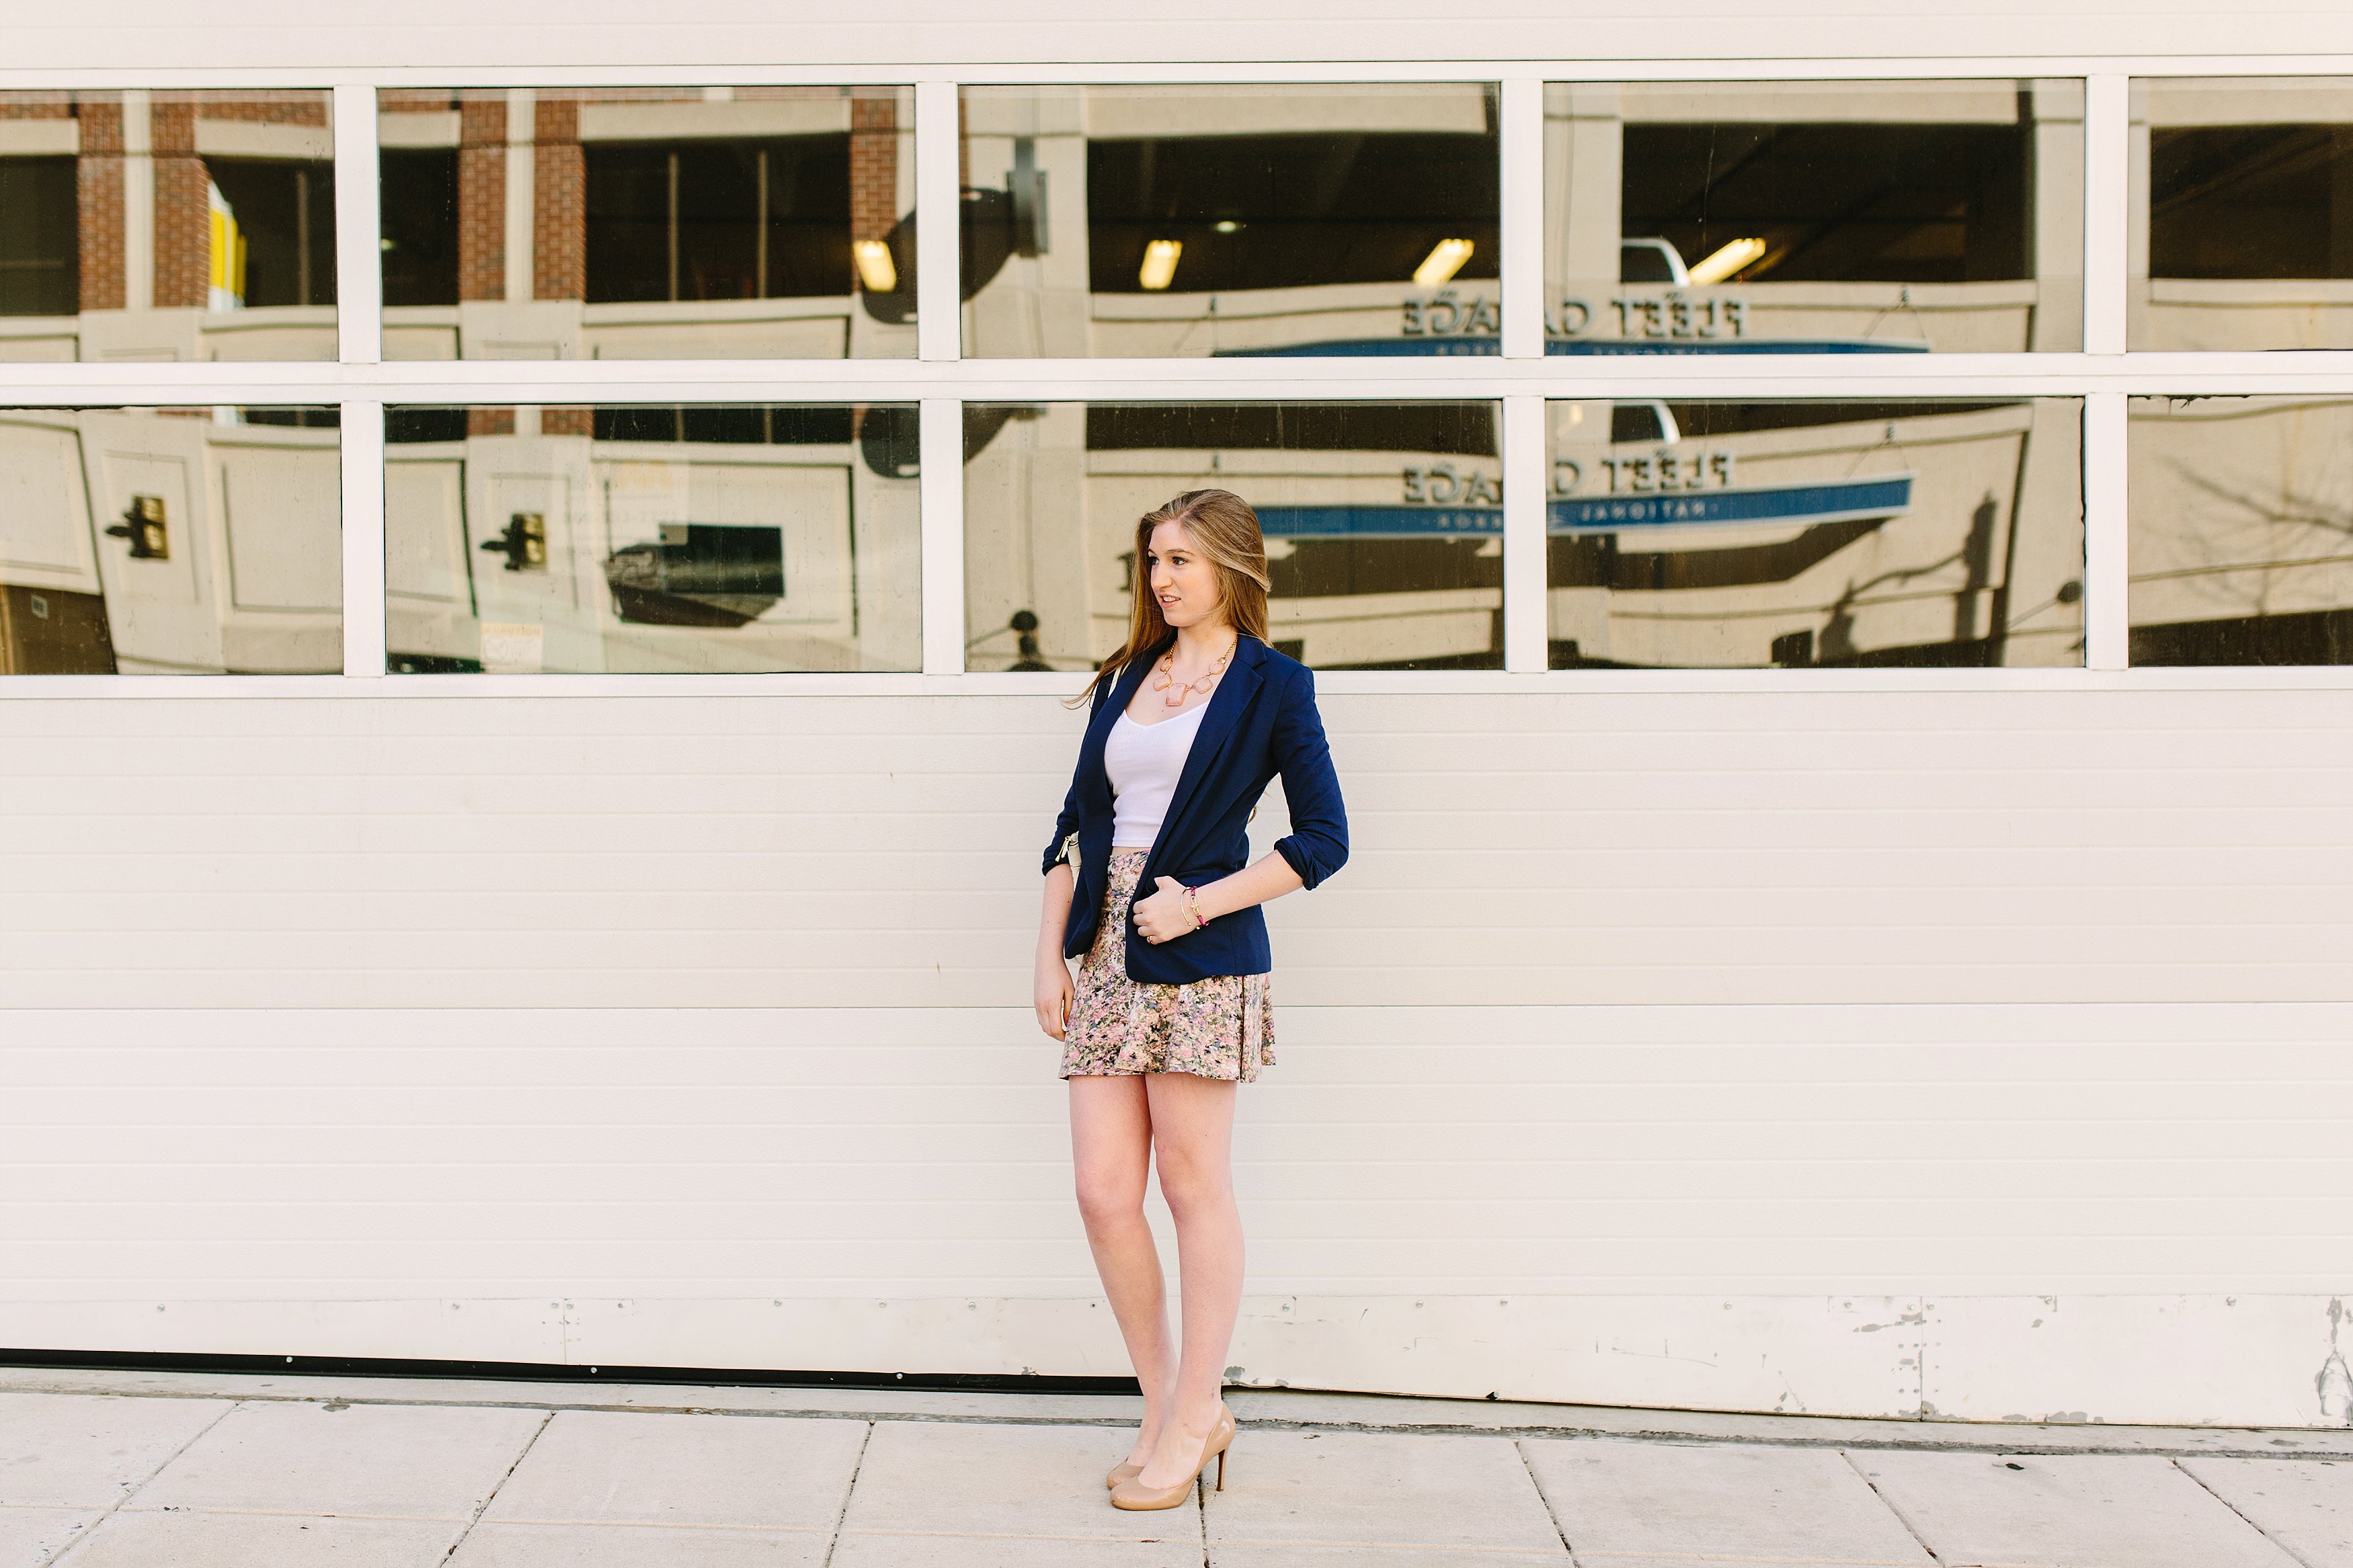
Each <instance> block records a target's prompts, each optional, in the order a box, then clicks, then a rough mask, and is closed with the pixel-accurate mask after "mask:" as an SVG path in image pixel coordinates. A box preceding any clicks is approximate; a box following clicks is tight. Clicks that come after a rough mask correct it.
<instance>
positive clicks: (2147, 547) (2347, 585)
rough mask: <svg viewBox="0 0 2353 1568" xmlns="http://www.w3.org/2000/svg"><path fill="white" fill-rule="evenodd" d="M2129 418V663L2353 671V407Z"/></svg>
mask: <svg viewBox="0 0 2353 1568" xmlns="http://www.w3.org/2000/svg"><path fill="white" fill-rule="evenodd" d="M2130 408H2131V416H2130V425H2129V426H2128V428H2129V432H2130V434H2129V436H2128V437H2127V449H2128V451H2129V453H2130V460H2131V464H2132V470H2131V479H2130V486H2131V489H2130V491H2129V494H2130V506H2131V522H2130V538H2131V546H2130V548H2131V570H2132V662H2133V663H2135V664H2353V548H2348V544H2349V543H2353V398H2345V397H2195V398H2186V397H2185V398H2170V397H2136V398H2134V399H2133V400H2132V402H2131V405H2130Z"/></svg>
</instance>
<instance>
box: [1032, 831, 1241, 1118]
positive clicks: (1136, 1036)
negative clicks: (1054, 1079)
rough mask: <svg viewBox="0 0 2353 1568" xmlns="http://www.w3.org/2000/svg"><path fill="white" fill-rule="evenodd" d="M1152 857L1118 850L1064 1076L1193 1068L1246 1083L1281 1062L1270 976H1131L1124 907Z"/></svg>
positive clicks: (1084, 964) (1083, 978) (1081, 985)
mask: <svg viewBox="0 0 2353 1568" xmlns="http://www.w3.org/2000/svg"><path fill="white" fill-rule="evenodd" d="M1147 854H1148V851H1145V850H1142V849H1115V850H1113V851H1112V857H1111V880H1110V886H1109V887H1107V888H1106V889H1104V890H1103V918H1102V920H1101V921H1098V922H1097V923H1096V926H1095V940H1094V945H1093V946H1092V948H1090V949H1089V950H1088V952H1087V955H1086V957H1085V958H1083V959H1082V960H1080V961H1079V979H1078V997H1077V1000H1076V1001H1075V1002H1073V1003H1072V1005H1071V1021H1070V1026H1069V1027H1068V1028H1067V1029H1065V1030H1064V1031H1063V1041H1062V1070H1061V1076H1062V1077H1064V1078H1092V1077H1097V1076H1102V1075H1105V1074H1118V1073H1146V1072H1188V1073H1191V1074H1193V1075H1194V1076H1195V1077H1196V1078H1222V1079H1240V1080H1241V1081H1242V1082H1244V1083H1248V1082H1249V1081H1250V1079H1254V1078H1256V1077H1258V1069H1259V1068H1262V1067H1272V1066H1273V1065H1274V1000H1273V996H1272V994H1271V991H1270V990H1269V984H1270V982H1271V981H1272V979H1273V978H1274V977H1273V976H1272V975H1270V974H1217V975H1212V976H1210V977H1209V978H1208V979H1207V980H1196V981H1194V982H1192V983H1191V984H1187V985H1153V984H1142V983H1139V982H1136V981H1134V980H1130V979H1129V978H1128V977H1127V957H1126V942H1127V931H1128V918H1127V910H1128V905H1129V903H1130V902H1131V901H1132V900H1134V897H1135V884H1136V879H1138V878H1139V877H1141V876H1142V875H1143V874H1144V862H1145V858H1146V856H1147Z"/></svg>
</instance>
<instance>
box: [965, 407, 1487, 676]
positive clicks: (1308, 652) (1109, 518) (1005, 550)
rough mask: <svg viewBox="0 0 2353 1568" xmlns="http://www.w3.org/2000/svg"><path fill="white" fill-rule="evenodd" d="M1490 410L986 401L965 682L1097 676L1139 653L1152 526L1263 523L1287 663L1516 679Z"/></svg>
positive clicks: (970, 483) (979, 443)
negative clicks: (1223, 499) (1142, 556)
mask: <svg viewBox="0 0 2353 1568" xmlns="http://www.w3.org/2000/svg"><path fill="white" fill-rule="evenodd" d="M1495 430H1496V407H1495V405H1493V404H1492V403H1407V404H1353V403H1350V404H1339V403H1323V404H1299V403H1288V404H1118V403H1108V404H1107V403H1096V404H1078V403H1053V404H1044V405H1008V404H995V405H987V404H971V405H966V406H965V432H964V446H965V470H964V472H965V614H966V616H967V619H966V635H967V636H968V637H970V638H971V642H970V644H969V652H968V654H967V656H966V659H965V665H966V668H971V669H1092V668H1095V666H1096V665H1097V664H1098V663H1100V662H1101V661H1102V660H1103V658H1106V657H1108V656H1109V655H1110V654H1111V652H1112V651H1113V649H1114V648H1116V647H1118V646H1119V644H1120V642H1121V640H1122V639H1123V638H1124V637H1125V636H1126V631H1127V622H1128V595H1129V593H1130V592H1131V590H1132V574H1133V572H1134V560H1133V558H1132V556H1133V552H1134V547H1135V520H1136V519H1137V518H1138V517H1140V516H1142V515H1143V514H1144V513H1145V512H1146V511H1148V510H1151V509H1152V508H1154V507H1155V506H1158V505H1159V504H1160V503H1161V502H1163V501H1165V500H1167V499H1168V498H1169V497H1170V496H1173V495H1176V494H1179V493H1181V492H1183V491H1185V490H1189V489H1203V488H1205V487H1208V486H1216V487H1218V488H1220V489H1230V490H1233V491H1234V492H1236V493H1237V494H1239V495H1240V496H1241V497H1242V498H1243V499H1244V500H1248V501H1249V502H1250V504H1251V505H1252V506H1253V507H1254V508H1256V509H1257V511H1258V515H1259V523H1260V526H1261V529H1263V530H1264V531H1265V534H1266V544H1267V560H1268V565H1269V568H1270V570H1271V574H1272V576H1273V579H1274V584H1273V589H1272V592H1271V595H1270V601H1271V602H1270V605H1269V612H1270V622H1271V626H1270V629H1271V634H1272V637H1271V640H1272V642H1273V644H1274V646H1275V647H1278V648H1280V649H1282V651H1283V652H1285V653H1287V654H1289V655H1291V657H1293V658H1297V659H1300V660H1302V661H1303V662H1304V663H1307V664H1311V665H1314V666H1315V667H1317V668H1324V669H1335V668H1385V669H1494V668H1501V667H1502V663H1503V637H1502V631H1501V625H1502V618H1503V583H1504V552H1503V477H1502V476H1503V469H1502V465H1501V464H1500V462H1499V461H1498V460H1497V456H1496V454H1497V446H1496V439H1495Z"/></svg>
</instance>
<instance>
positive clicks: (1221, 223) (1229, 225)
mask: <svg viewBox="0 0 2353 1568" xmlns="http://www.w3.org/2000/svg"><path fill="white" fill-rule="evenodd" d="M1240 227H1241V225H1240V224H1238V223H1236V222H1235V221H1234V220H1233V219H1231V218H1229V217H1221V218H1219V220H1218V232H1219V234H1231V233H1233V232H1234V230H1236V229H1238V228H1240Z"/></svg>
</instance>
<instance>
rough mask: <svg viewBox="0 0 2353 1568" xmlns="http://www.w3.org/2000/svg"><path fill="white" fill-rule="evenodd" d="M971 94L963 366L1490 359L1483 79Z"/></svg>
mask: <svg viewBox="0 0 2353 1568" xmlns="http://www.w3.org/2000/svg"><path fill="white" fill-rule="evenodd" d="M962 96H963V114H964V120H963V147H964V162H965V169H966V171H967V174H966V176H965V188H964V190H963V193H962V204H961V205H962V211H963V215H964V217H963V241H964V260H963V274H964V276H963V297H964V322H963V331H964V352H965V354H966V355H968V356H971V357H976V358H997V359H1001V358H1024V357H1027V358H1035V357H1039V356H1043V357H1048V358H1073V359H1075V358H1086V357H1101V356H1112V357H1135V358H1144V357H1153V356H1164V357H1165V356H1179V355H1181V356H1201V355H1217V354H1309V355H1355V354H1440V353H1495V352H1496V347H1497V342H1498V339H1497V333H1498V332H1499V331H1501V321H1502V317H1501V314H1500V310H1499V307H1500V302H1501V301H1500V293H1499V290H1498V288H1497V279H1498V277H1499V276H1500V274H1499V272H1498V270H1497V259H1498V258H1497V250H1498V242H1499V239H1500V236H1501V232H1502V231H1501V223H1500V216H1499V215H1500V207H1499V205H1498V185H1497V178H1498V175H1497V167H1498V162H1497V160H1498V151H1497V150H1498V142H1497V140H1496V131H1495V126H1496V91H1495V89H1494V87H1493V85H1492V84H1485V83H1478V82H1465V83H1400V84H1382V85H1345V86H1297V85H1268V86H1235V85H1226V86H1189V85H1188V86H1165V87H1164V86H1113V87H1002V88H1000V87H974V88H966V89H964V91H963V95H962Z"/></svg>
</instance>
